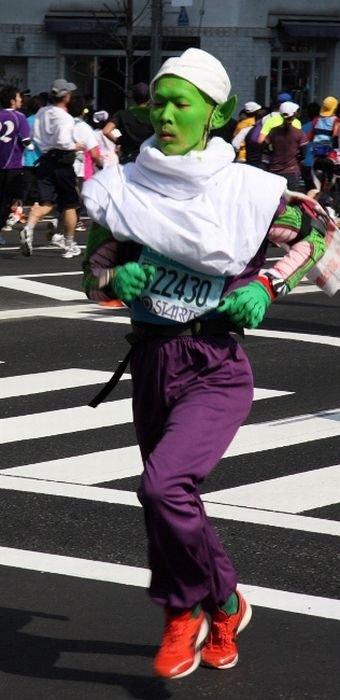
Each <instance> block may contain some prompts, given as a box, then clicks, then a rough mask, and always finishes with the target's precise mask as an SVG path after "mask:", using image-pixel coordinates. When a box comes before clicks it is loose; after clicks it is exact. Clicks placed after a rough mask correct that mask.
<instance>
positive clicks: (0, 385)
mask: <svg viewBox="0 0 340 700" xmlns="http://www.w3.org/2000/svg"><path fill="white" fill-rule="evenodd" d="M111 376H112V372H104V371H101V370H92V369H76V368H70V369H59V370H53V371H51V372H36V373H35V374H21V375H16V376H14V377H3V378H1V379H0V399H8V398H13V397H14V396H28V395H30V394H41V393H43V392H46V391H58V390H61V389H71V388H73V387H79V386H90V385H91V384H100V383H103V384H104V383H105V382H107V381H108V380H109V379H110V377H111ZM122 379H131V375H130V374H123V376H122Z"/></svg>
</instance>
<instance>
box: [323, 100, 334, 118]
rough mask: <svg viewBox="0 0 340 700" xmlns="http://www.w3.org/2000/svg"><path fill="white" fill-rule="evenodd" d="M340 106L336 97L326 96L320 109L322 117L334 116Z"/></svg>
mask: <svg viewBox="0 0 340 700" xmlns="http://www.w3.org/2000/svg"><path fill="white" fill-rule="evenodd" d="M337 106H338V100H337V99H336V97H325V99H324V100H323V102H322V105H321V109H320V117H332V116H333V114H334V113H335V110H336V108H337Z"/></svg>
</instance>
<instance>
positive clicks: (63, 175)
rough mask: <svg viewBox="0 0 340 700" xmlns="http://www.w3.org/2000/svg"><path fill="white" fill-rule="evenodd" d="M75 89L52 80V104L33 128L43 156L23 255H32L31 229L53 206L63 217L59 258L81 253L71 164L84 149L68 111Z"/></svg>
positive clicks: (26, 230)
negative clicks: (36, 203) (62, 245)
mask: <svg viewBox="0 0 340 700" xmlns="http://www.w3.org/2000/svg"><path fill="white" fill-rule="evenodd" d="M76 89H77V87H76V85H74V83H68V82H67V81H66V80H64V79H63V78H59V79H57V80H55V81H54V83H53V85H52V86H51V96H50V100H51V104H50V105H48V106H47V107H42V109H40V110H39V112H38V113H37V116H36V120H35V122H34V125H33V139H34V141H35V143H36V144H37V145H38V147H39V148H40V150H41V154H42V155H41V157H40V162H39V165H38V169H37V178H38V190H39V201H40V205H39V206H36V207H34V208H32V209H31V211H30V214H29V217H28V221H27V224H26V225H25V227H24V229H23V230H22V231H21V234H20V237H21V250H22V253H23V255H27V256H29V255H32V253H33V233H34V227H35V226H36V224H37V223H38V221H41V219H43V218H44V217H45V216H46V215H47V214H49V213H50V212H51V211H52V210H53V208H54V205H57V207H58V210H59V211H60V212H61V213H62V215H63V224H64V235H65V239H66V248H65V251H64V252H63V253H62V257H64V258H73V257H74V256H76V255H80V254H81V250H80V248H79V246H77V244H76V243H75V240H74V232H75V227H76V224H77V208H78V207H79V205H80V201H79V194H78V191H77V183H76V174H75V171H74V167H73V164H74V159H75V154H76V151H78V150H83V146H82V144H80V143H75V141H74V138H73V130H74V119H73V117H71V115H70V114H68V111H67V105H68V104H69V102H70V99H71V95H72V93H73V92H74V91H75V90H76Z"/></svg>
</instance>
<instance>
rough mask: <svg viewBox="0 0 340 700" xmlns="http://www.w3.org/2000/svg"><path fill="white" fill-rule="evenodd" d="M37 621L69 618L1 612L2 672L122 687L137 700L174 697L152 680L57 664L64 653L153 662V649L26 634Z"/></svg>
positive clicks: (0, 648)
mask: <svg viewBox="0 0 340 700" xmlns="http://www.w3.org/2000/svg"><path fill="white" fill-rule="evenodd" d="M35 618H46V619H47V620H60V621H67V620H68V618H67V617H64V616H59V615H47V614H45V613H39V612H33V611H30V610H16V609H12V608H0V671H3V672H4V673H8V674H13V675H16V676H29V677H35V678H41V679H54V680H58V681H63V680H64V681H79V682H83V683H84V682H85V683H95V684H105V685H110V686H121V687H122V688H124V689H125V690H126V691H127V692H128V693H129V694H130V696H131V697H132V698H136V699H137V700H168V699H169V698H171V697H172V694H171V693H170V692H169V691H168V689H167V688H166V686H165V683H164V682H163V681H162V680H161V679H158V678H154V677H153V676H146V675H134V674H133V673H126V674H125V673H123V672H112V673H111V672H98V671H95V670H90V669H89V670H86V669H81V668H80V669H76V668H65V667H63V666H61V665H57V662H59V663H61V662H60V661H59V659H60V655H61V654H63V653H70V654H72V653H73V654H86V655H91V654H92V655H103V654H109V655H110V656H112V657H113V662H114V657H115V656H134V657H148V658H149V657H150V658H152V657H153V656H154V654H155V651H156V649H155V648H154V647H152V646H147V645H138V644H126V643H121V642H117V641H112V642H107V641H105V642H103V641H97V640H87V639H59V638H51V637H45V636H37V635H34V634H30V633H29V632H25V631H23V630H22V628H23V627H25V626H26V625H28V624H29V623H30V622H32V621H33V620H34V619H35Z"/></svg>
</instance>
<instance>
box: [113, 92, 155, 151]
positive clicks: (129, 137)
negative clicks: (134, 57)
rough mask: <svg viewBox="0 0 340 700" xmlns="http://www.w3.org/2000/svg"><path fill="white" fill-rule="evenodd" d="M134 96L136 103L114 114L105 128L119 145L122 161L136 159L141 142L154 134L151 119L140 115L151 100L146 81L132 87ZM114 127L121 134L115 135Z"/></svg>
mask: <svg viewBox="0 0 340 700" xmlns="http://www.w3.org/2000/svg"><path fill="white" fill-rule="evenodd" d="M132 97H133V100H134V105H132V106H131V107H128V108H127V109H121V110H119V111H118V112H116V113H115V114H113V116H111V117H110V118H109V121H108V123H107V124H106V126H105V127H104V129H103V134H104V136H106V137H107V138H108V139H110V140H111V141H113V142H114V143H116V144H117V146H119V160H120V162H121V163H129V162H131V161H134V160H136V158H137V156H138V153H139V148H140V146H141V144H142V143H143V141H145V140H146V139H148V138H149V137H150V136H151V135H152V134H153V128H152V126H151V125H150V122H149V120H148V119H147V120H144V119H143V118H142V117H141V116H140V115H141V114H142V109H143V107H147V105H148V102H149V97H150V96H149V86H148V85H147V84H146V83H137V84H136V85H134V86H133V88H132ZM134 107H138V108H139V110H138V112H139V114H136V112H137V110H135V109H134ZM146 111H147V110H146ZM114 129H118V130H119V131H120V132H121V136H119V137H118V138H117V137H116V136H114V135H113V133H114Z"/></svg>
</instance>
